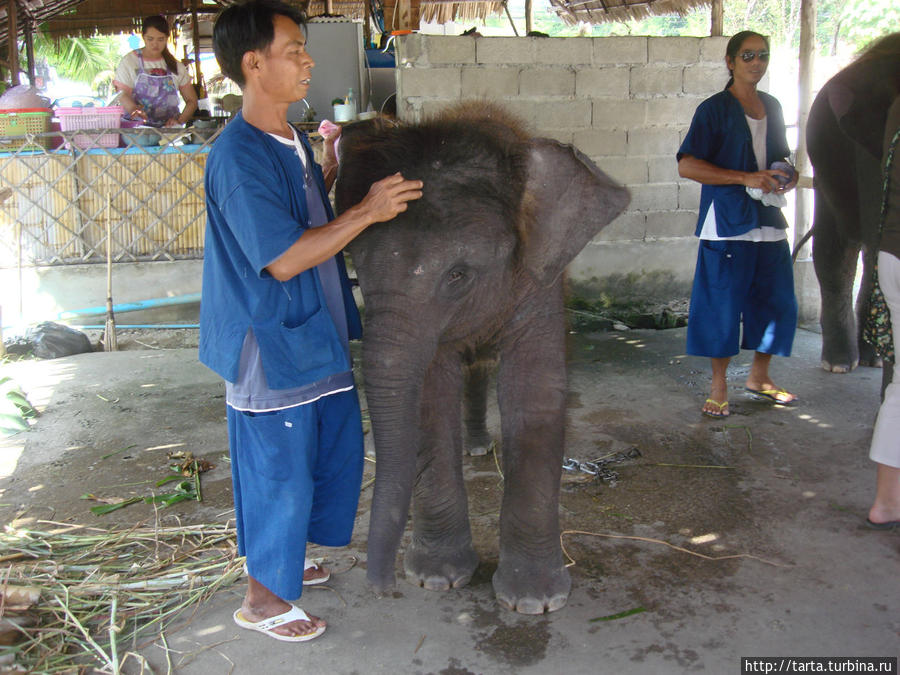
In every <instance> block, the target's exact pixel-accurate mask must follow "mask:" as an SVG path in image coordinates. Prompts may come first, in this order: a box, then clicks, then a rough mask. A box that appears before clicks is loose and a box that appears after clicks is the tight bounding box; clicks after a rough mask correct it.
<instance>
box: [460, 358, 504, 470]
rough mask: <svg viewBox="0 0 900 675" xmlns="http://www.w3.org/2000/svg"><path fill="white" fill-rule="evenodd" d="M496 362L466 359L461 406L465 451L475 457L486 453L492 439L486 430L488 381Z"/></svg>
mask: <svg viewBox="0 0 900 675" xmlns="http://www.w3.org/2000/svg"><path fill="white" fill-rule="evenodd" d="M495 365H496V363H495V362H494V361H491V360H487V359H481V358H478V357H477V356H473V357H471V358H469V359H468V360H467V363H466V366H465V369H464V372H465V388H464V393H463V407H464V409H465V415H464V422H465V432H466V452H467V453H469V454H470V455H473V456H475V457H478V456H481V455H486V454H487V453H488V450H490V448H491V443H492V442H493V439H492V438H491V435H490V433H488V430H487V397H488V382H489V381H490V378H491V370H492V369H493V368H494V366H495Z"/></svg>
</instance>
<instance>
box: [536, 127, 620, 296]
mask: <svg viewBox="0 0 900 675" xmlns="http://www.w3.org/2000/svg"><path fill="white" fill-rule="evenodd" d="M527 191H528V193H529V195H530V198H531V199H532V200H533V213H532V216H533V217H531V218H529V219H528V222H527V223H526V224H525V232H524V235H525V236H524V239H525V246H524V258H523V262H524V265H525V268H526V269H527V270H528V271H529V273H530V274H531V275H532V276H533V277H534V278H535V280H536V281H537V282H538V283H539V284H542V285H545V286H549V285H550V284H552V283H553V282H554V281H556V279H557V277H559V275H560V274H562V271H563V270H564V269H565V267H566V265H568V264H569V263H570V262H571V261H572V259H573V258H574V257H575V256H576V255H578V253H579V252H580V251H581V249H583V248H584V247H585V246H586V245H587V243H588V242H589V241H590V240H591V239H593V238H594V236H595V235H596V234H597V233H598V232H599V231H600V230H601V229H602V228H603V227H604V226H605V225H608V224H609V223H610V222H611V221H612V220H613V219H614V218H615V217H616V216H618V215H619V214H620V213H621V212H622V211H623V210H624V209H625V207H626V206H628V202H629V201H630V200H631V197H630V195H629V194H628V190H626V189H625V188H624V187H622V186H621V185H619V184H617V183H616V182H614V181H613V180H612V179H611V178H610V177H609V176H607V175H606V174H605V173H603V172H602V171H601V170H600V169H599V168H597V165H596V164H594V163H593V162H592V161H591V160H590V159H588V158H587V157H586V156H585V155H583V154H582V153H581V152H579V151H578V150H577V149H576V148H574V147H572V146H570V145H563V144H562V143H559V142H557V141H553V140H550V139H548V138H538V139H535V140H534V141H533V145H532V148H531V151H530V157H529V160H528V184H527Z"/></svg>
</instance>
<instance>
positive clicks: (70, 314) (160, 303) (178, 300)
mask: <svg viewBox="0 0 900 675" xmlns="http://www.w3.org/2000/svg"><path fill="white" fill-rule="evenodd" d="M195 302H200V294H199V293H188V294H186V295H178V296H175V297H174V298H154V299H152V300H138V301H137V302H124V303H122V304H119V305H113V313H116V312H136V311H138V310H141V309H153V308H155V307H167V306H170V305H188V304H191V303H195ZM95 314H106V305H98V306H96V307H87V308H85V309H72V310H69V311H66V312H60V313H59V314H57V315H56V318H57V319H74V318H75V317H78V316H92V315H95Z"/></svg>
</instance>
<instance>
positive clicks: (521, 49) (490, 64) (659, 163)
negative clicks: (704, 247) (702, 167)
mask: <svg viewBox="0 0 900 675" xmlns="http://www.w3.org/2000/svg"><path fill="white" fill-rule="evenodd" d="M726 43H727V38H720V37H716V38H684V37H607V38H513V37H511V38H505V37H474V36H456V37H451V36H433V35H420V34H415V35H409V36H405V37H402V38H399V39H398V50H397V111H398V115H399V116H400V117H401V118H403V119H406V120H409V121H420V120H422V119H424V118H426V117H428V116H430V115H432V114H434V113H437V112H439V111H440V110H442V109H443V108H445V107H446V106H448V105H450V104H452V103H455V102H457V101H459V100H463V99H473V98H475V99H479V98H481V99H491V100H496V101H499V102H501V103H503V104H504V105H505V106H507V107H508V108H509V109H510V110H511V111H512V112H514V113H516V114H517V115H518V116H520V117H521V118H522V119H523V120H524V121H525V122H526V123H527V124H528V125H529V126H530V128H531V130H532V131H533V132H534V133H535V134H536V135H539V136H547V137H551V138H555V139H558V140H560V141H562V142H565V143H571V144H573V145H575V146H576V147H578V149H579V150H581V151H582V152H584V153H585V154H586V155H588V156H589V157H590V158H591V159H592V160H594V162H596V163H597V165H598V166H599V167H600V168H601V169H603V170H604V171H606V172H607V173H608V174H609V175H610V176H612V177H613V178H615V179H616V180H618V181H619V182H621V183H623V184H625V185H626V186H627V187H628V188H629V189H630V190H631V195H632V201H631V205H630V206H629V208H628V210H627V211H626V212H625V213H623V214H622V215H621V216H620V217H619V218H617V219H616V220H615V221H614V222H613V223H611V224H610V225H609V226H607V227H606V228H605V229H604V230H603V231H602V232H601V233H600V235H599V236H598V237H597V238H596V239H595V240H594V241H593V242H591V244H589V245H588V247H587V248H586V249H585V250H584V251H583V252H582V253H581V254H580V255H579V256H578V257H577V258H576V259H575V261H574V262H573V263H572V264H571V265H570V266H569V278H570V281H571V285H572V287H573V290H574V291H575V292H576V293H578V294H579V295H582V296H583V297H586V298H587V299H594V300H596V299H600V298H605V299H609V300H612V301H621V302H630V301H634V300H650V301H667V300H671V299H677V298H684V297H687V296H688V295H689V294H690V282H691V277H692V275H693V269H694V261H695V256H696V247H697V242H696V239H695V238H694V236H693V231H694V225H695V222H696V217H697V211H696V210H697V206H698V204H699V199H700V189H699V185H698V184H696V183H692V182H689V181H684V180H681V179H680V178H679V177H678V172H677V168H676V162H675V153H676V151H677V149H678V146H679V145H680V143H681V140H682V139H683V137H684V134H685V133H686V131H687V129H688V126H689V125H690V121H691V117H692V116H693V113H694V110H695V109H696V107H697V105H698V104H699V103H700V102H701V101H702V100H703V99H705V98H706V97H708V96H710V95H712V94H713V93H715V92H716V91H719V90H720V89H722V87H724V85H725V82H726V80H727V71H726V69H725V64H724V54H725V45H726Z"/></svg>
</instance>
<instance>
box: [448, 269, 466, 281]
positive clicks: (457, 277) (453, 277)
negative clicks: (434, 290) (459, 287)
mask: <svg viewBox="0 0 900 675" xmlns="http://www.w3.org/2000/svg"><path fill="white" fill-rule="evenodd" d="M465 278H466V271H465V270H464V269H463V268H462V267H454V268H453V269H452V270H450V272H449V273H448V274H447V281H448V282H450V283H451V284H457V283H459V282H461V281H463V280H464V279H465Z"/></svg>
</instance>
